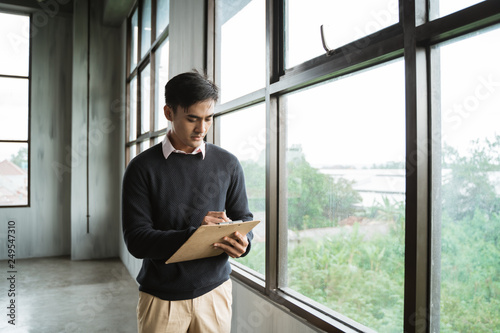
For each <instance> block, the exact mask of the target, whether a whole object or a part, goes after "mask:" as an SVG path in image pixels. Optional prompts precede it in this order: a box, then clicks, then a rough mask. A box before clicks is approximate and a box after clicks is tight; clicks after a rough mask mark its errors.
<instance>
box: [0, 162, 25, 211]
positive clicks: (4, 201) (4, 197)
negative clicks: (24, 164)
mask: <svg viewBox="0 0 500 333" xmlns="http://www.w3.org/2000/svg"><path fill="white" fill-rule="evenodd" d="M27 203H28V175H27V173H26V172H25V171H24V170H23V169H21V168H20V167H18V166H17V165H15V164H14V163H12V162H11V161H8V160H3V161H2V162H0V206H17V205H26V204H27Z"/></svg>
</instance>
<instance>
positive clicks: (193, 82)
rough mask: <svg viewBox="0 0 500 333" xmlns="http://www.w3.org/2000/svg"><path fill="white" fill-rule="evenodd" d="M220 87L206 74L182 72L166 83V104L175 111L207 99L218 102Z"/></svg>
mask: <svg viewBox="0 0 500 333" xmlns="http://www.w3.org/2000/svg"><path fill="white" fill-rule="evenodd" d="M218 98H219V88H218V87H217V86H216V85H215V83H213V82H212V81H210V80H209V79H208V78H207V77H206V75H202V74H200V73H198V72H187V73H182V74H179V75H177V76H174V77H173V78H171V79H170V80H169V81H168V82H167V84H166V85H165V104H166V105H167V106H169V107H170V108H171V109H172V110H173V111H174V112H176V111H177V107H178V106H180V107H181V108H183V109H187V108H189V107H190V106H191V105H193V104H196V103H198V102H203V101H206V100H210V99H211V100H213V101H214V102H217V100H218Z"/></svg>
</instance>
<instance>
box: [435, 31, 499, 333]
mask: <svg viewBox="0 0 500 333" xmlns="http://www.w3.org/2000/svg"><path fill="white" fill-rule="evenodd" d="M499 40H500V30H494V31H490V32H488V33H483V34H481V35H476V36H475V37H472V38H468V39H462V40H460V41H459V42H455V43H453V44H448V45H444V46H441V47H439V48H438V49H437V50H436V51H437V52H439V53H440V68H439V67H436V68H435V70H438V71H439V75H440V77H441V84H440V93H439V92H437V93H435V94H434V95H433V96H436V97H437V98H439V95H440V98H441V100H440V107H441V119H440V122H441V133H440V134H441V155H442V156H437V157H435V160H438V161H441V189H440V192H441V205H442V207H441V212H440V214H439V215H440V216H434V218H435V220H434V223H437V224H440V226H441V240H440V241H441V253H440V257H441V272H440V275H441V296H440V297H441V300H440V311H441V313H440V328H441V332H499V331H500V264H499V263H500V241H499V240H500V238H499V236H500V233H499V229H500V127H499V124H500V112H499V111H500V64H499V62H498V59H500V43H498V41H499ZM438 102H439V101H438ZM434 121H439V120H438V119H435V120H434Z"/></svg>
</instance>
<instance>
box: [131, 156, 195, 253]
mask: <svg viewBox="0 0 500 333" xmlns="http://www.w3.org/2000/svg"><path fill="white" fill-rule="evenodd" d="M150 195H151V193H150V190H149V187H148V180H147V177H146V174H145V172H144V171H143V170H141V168H140V166H138V165H136V164H134V163H133V161H132V162H131V163H130V164H129V166H128V167H127V169H126V171H125V175H124V177H123V188H122V229H123V237H124V240H125V244H126V245H127V249H128V250H129V252H130V253H131V254H132V255H133V256H134V257H136V258H139V259H143V258H148V259H166V258H169V257H170V256H171V255H172V254H174V253H175V251H177V249H178V248H179V247H180V246H181V245H182V244H183V243H184V242H185V241H186V240H187V239H188V238H189V237H190V236H191V234H193V232H194V231H195V230H196V228H194V227H189V228H187V229H184V230H166V231H165V230H157V229H155V228H154V224H153V220H152V216H153V214H152V205H151V201H150Z"/></svg>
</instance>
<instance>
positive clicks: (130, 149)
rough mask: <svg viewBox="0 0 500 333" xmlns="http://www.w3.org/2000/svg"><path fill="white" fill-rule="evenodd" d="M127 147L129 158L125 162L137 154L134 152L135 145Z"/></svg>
mask: <svg viewBox="0 0 500 333" xmlns="http://www.w3.org/2000/svg"><path fill="white" fill-rule="evenodd" d="M127 149H128V154H129V156H128V158H129V160H128V161H127V162H130V161H131V160H133V159H134V157H135V156H136V155H137V153H136V150H137V147H136V145H132V146H130V147H128V148H127Z"/></svg>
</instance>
